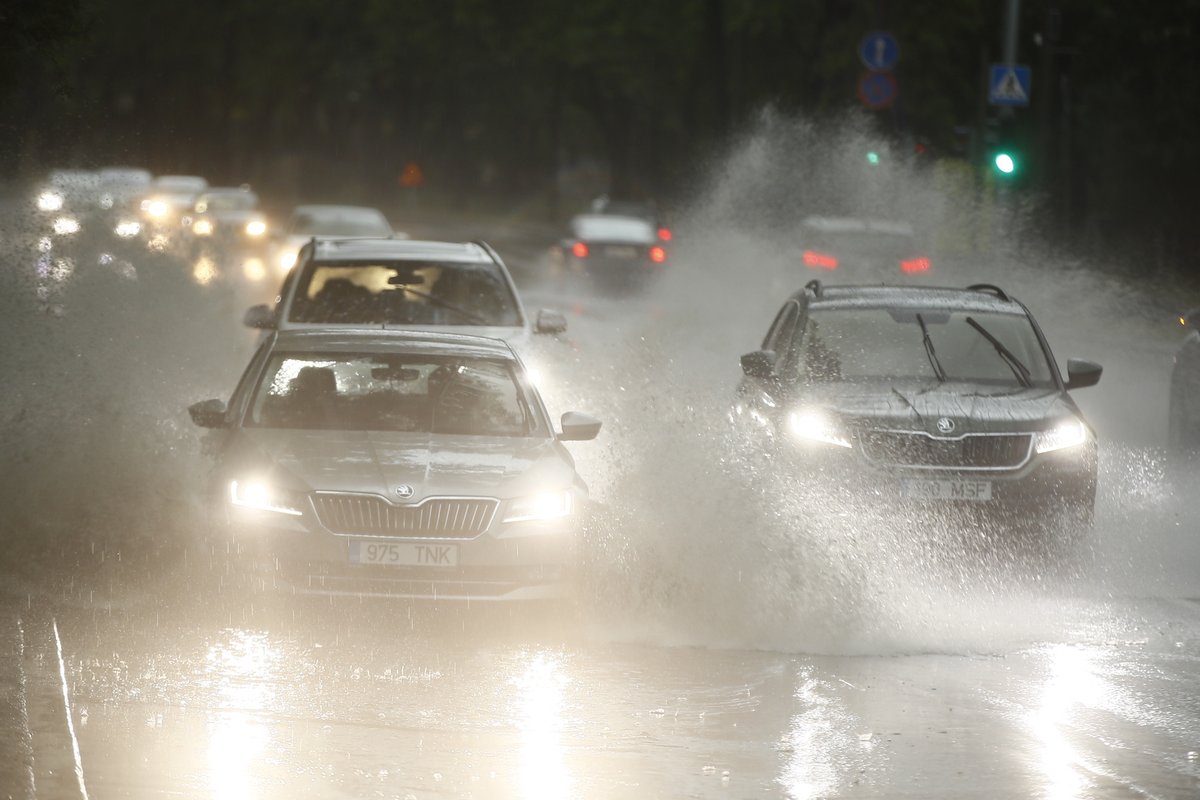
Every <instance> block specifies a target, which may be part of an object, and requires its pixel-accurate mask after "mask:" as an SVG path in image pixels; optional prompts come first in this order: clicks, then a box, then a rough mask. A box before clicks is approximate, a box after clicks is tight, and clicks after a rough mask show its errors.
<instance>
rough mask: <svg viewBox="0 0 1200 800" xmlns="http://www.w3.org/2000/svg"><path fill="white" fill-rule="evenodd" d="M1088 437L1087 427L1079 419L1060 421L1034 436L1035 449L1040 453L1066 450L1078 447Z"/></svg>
mask: <svg viewBox="0 0 1200 800" xmlns="http://www.w3.org/2000/svg"><path fill="white" fill-rule="evenodd" d="M1087 439H1088V432H1087V428H1085V427H1084V425H1083V423H1082V422H1080V421H1079V420H1077V419H1070V420H1067V421H1065V422H1060V423H1058V424H1057V425H1055V426H1054V427H1053V428H1051V429H1050V430H1048V431H1042V432H1041V433H1039V434H1037V435H1036V436H1035V437H1034V440H1033V441H1034V445H1033V446H1034V449H1035V450H1036V451H1037V452H1038V453H1039V454H1041V453H1050V452H1053V451H1055V450H1065V449H1067V448H1068V447H1078V446H1079V445H1081V444H1083V443H1084V442H1086V441H1087Z"/></svg>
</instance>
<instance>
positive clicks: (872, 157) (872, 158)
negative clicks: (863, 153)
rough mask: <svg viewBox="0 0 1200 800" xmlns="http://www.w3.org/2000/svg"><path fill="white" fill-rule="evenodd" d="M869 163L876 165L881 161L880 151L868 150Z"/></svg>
mask: <svg viewBox="0 0 1200 800" xmlns="http://www.w3.org/2000/svg"><path fill="white" fill-rule="evenodd" d="M867 163H868V164H870V165H872V166H874V165H876V164H878V163H879V153H876V152H875V151H874V150H868V151H867Z"/></svg>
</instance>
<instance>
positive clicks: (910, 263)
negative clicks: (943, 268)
mask: <svg viewBox="0 0 1200 800" xmlns="http://www.w3.org/2000/svg"><path fill="white" fill-rule="evenodd" d="M900 271H901V272H928V271H929V259H928V258H924V257H922V258H909V259H906V260H904V261H901V262H900Z"/></svg>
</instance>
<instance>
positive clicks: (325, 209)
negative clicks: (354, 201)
mask: <svg viewBox="0 0 1200 800" xmlns="http://www.w3.org/2000/svg"><path fill="white" fill-rule="evenodd" d="M292 214H340V215H343V216H344V215H347V214H361V215H363V216H366V215H368V214H369V215H370V216H372V217H374V216H380V217H382V216H384V214H383V212H382V211H380V210H379V209H378V208H373V207H371V206H339V205H321V204H317V205H308V206H296V207H295V208H294V209H292Z"/></svg>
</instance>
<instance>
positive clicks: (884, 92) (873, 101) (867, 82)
mask: <svg viewBox="0 0 1200 800" xmlns="http://www.w3.org/2000/svg"><path fill="white" fill-rule="evenodd" d="M898 88H899V87H897V85H896V79H895V78H894V77H892V73H890V72H864V73H863V74H862V77H860V78H859V79H858V99H859V100H861V101H862V104H863V105H864V106H866V107H867V108H887V107H889V106H890V105H892V103H894V102H896V92H897V90H898Z"/></svg>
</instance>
